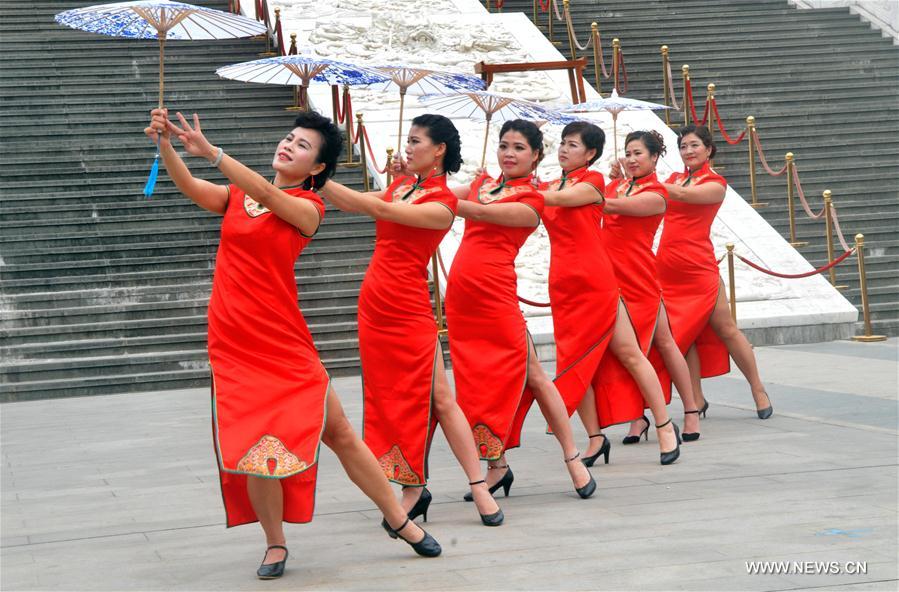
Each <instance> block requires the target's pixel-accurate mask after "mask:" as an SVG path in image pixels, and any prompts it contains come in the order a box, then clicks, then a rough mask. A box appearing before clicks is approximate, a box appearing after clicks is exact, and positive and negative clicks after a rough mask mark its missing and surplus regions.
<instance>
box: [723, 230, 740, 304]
mask: <svg viewBox="0 0 899 592" xmlns="http://www.w3.org/2000/svg"><path fill="white" fill-rule="evenodd" d="M724 248H726V249H727V286H728V294H729V299H730V318H732V319H733V320H734V322H736V321H737V286H736V279H735V278H734V275H735V274H734V244H733V243H727V244H726V245H724Z"/></svg>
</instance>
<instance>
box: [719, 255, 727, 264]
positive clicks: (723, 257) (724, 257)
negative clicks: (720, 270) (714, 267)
mask: <svg viewBox="0 0 899 592" xmlns="http://www.w3.org/2000/svg"><path fill="white" fill-rule="evenodd" d="M726 258H727V253H725V254H723V255H721V257H719V258H718V265H721V262H722V261H724V260H725V259H726Z"/></svg>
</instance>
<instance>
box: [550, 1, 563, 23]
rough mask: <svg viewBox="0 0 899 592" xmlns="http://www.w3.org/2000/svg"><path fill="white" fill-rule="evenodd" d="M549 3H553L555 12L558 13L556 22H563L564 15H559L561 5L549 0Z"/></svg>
mask: <svg viewBox="0 0 899 592" xmlns="http://www.w3.org/2000/svg"><path fill="white" fill-rule="evenodd" d="M549 1H550V3H551V4H552V6H553V12H555V13H556V20H557V21H561V20H562V15H561V14H560V13H559V3H558V2H556V0H549Z"/></svg>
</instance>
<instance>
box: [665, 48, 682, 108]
mask: <svg viewBox="0 0 899 592" xmlns="http://www.w3.org/2000/svg"><path fill="white" fill-rule="evenodd" d="M665 63H666V64H667V65H668V94H669V95H670V97H671V106H672V107H673V108H674V110H675V111H680V105H678V104H677V97H676V96H675V95H674V79H673V77H672V74H671V61H670V60H665Z"/></svg>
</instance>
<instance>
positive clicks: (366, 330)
mask: <svg viewBox="0 0 899 592" xmlns="http://www.w3.org/2000/svg"><path fill="white" fill-rule="evenodd" d="M384 200H385V201H405V202H408V203H411V204H416V205H418V204H426V203H439V204H441V205H443V206H445V207H446V208H447V209H448V210H449V211H450V212H451V213H452V214H453V215H455V213H456V203H457V199H456V196H454V195H453V194H452V192H450V190H449V189H447V187H446V175H440V176H436V177H430V178H426V179H425V180H424V181H420V182H416V180H415V178H413V177H400V178H398V179H396V180H395V181H394V182H393V183H392V184H391V185H390V187H388V188H387V191H386V192H385V193H384ZM448 230H449V226H447V227H446V228H443V229H439V230H432V229H428V228H416V227H414V226H406V225H403V224H397V223H396V222H388V221H384V220H378V222H377V225H376V231H377V237H376V239H375V253H374V256H373V257H372V260H371V263H370V264H369V266H368V271H367V272H366V274H365V279H364V280H363V282H362V290H361V292H360V294H359V353H360V356H361V358H362V387H363V401H364V406H363V409H364V420H363V438H364V440H365V443H366V444H368V447H369V448H370V449H371V451H372V453H374V455H375V457H376V458H377V459H378V462H379V463H380V465H381V468H382V469H383V470H384V473H385V475H387V478H388V479H390V480H391V481H394V482H396V483H400V484H402V485H412V486H420V485H424V484H425V482H426V479H427V467H428V464H427V458H428V449H429V447H430V443H431V438H432V436H433V434H434V427H435V424H436V420H435V419H434V418H433V415H432V413H431V402H432V396H433V392H434V381H435V380H436V377H435V374H434V373H435V371H436V368H437V356H438V352H439V350H438V347H437V346H438V341H437V323H436V322H435V321H434V313H433V310H432V308H431V298H430V293H429V292H428V261H429V259H430V257H431V255H433V254H434V251H435V249H437V246H438V245H439V244H440V241H441V240H442V239H443V237H444V235H445V234H446V233H447V231H448Z"/></svg>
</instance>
